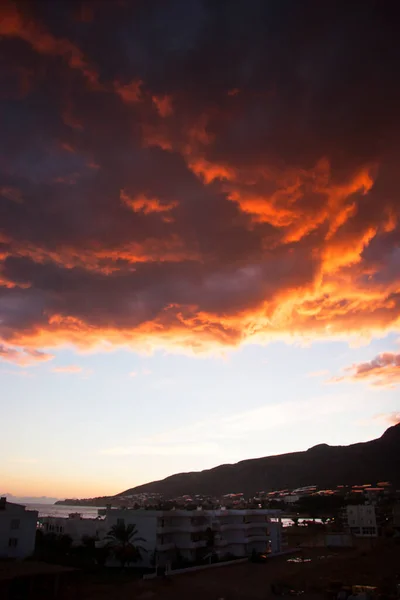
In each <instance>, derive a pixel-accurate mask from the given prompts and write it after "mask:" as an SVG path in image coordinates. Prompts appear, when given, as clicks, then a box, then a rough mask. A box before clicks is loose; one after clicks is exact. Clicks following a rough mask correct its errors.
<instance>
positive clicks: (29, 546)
mask: <svg viewBox="0 0 400 600" xmlns="http://www.w3.org/2000/svg"><path fill="white" fill-rule="evenodd" d="M37 520H38V512H37V511H36V510H26V507H25V506H23V505H22V504H14V503H13V502H7V498H5V497H2V498H0V557H1V558H25V557H27V556H30V555H31V554H32V553H33V551H34V549H35V537H36V524H37Z"/></svg>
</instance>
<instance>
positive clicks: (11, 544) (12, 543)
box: [8, 538, 18, 548]
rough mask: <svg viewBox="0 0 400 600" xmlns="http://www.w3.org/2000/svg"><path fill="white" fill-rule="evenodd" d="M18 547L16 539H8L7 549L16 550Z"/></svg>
mask: <svg viewBox="0 0 400 600" xmlns="http://www.w3.org/2000/svg"><path fill="white" fill-rule="evenodd" d="M17 546H18V539H17V538H10V539H9V540H8V547H9V548H16V547H17Z"/></svg>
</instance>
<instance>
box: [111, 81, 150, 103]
mask: <svg viewBox="0 0 400 600" xmlns="http://www.w3.org/2000/svg"><path fill="white" fill-rule="evenodd" d="M142 85H143V82H142V81H141V80H140V79H138V80H136V81H135V80H134V81H131V82H130V83H127V84H126V85H123V84H121V83H119V82H115V83H114V89H115V91H116V93H117V94H118V95H119V96H120V97H121V99H122V100H123V101H124V102H126V103H127V104H135V103H136V102H140V100H141V98H142V89H141V88H142Z"/></svg>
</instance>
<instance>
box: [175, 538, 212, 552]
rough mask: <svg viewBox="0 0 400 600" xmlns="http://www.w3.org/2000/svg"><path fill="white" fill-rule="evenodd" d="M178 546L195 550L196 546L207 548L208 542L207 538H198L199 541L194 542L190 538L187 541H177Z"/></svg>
mask: <svg viewBox="0 0 400 600" xmlns="http://www.w3.org/2000/svg"><path fill="white" fill-rule="evenodd" d="M176 546H177V547H178V548H179V549H182V550H183V549H185V550H186V549H189V550H194V549H195V548H205V547H206V546H207V542H206V540H198V541H197V542H194V541H193V540H188V541H185V542H181V541H177V543H176Z"/></svg>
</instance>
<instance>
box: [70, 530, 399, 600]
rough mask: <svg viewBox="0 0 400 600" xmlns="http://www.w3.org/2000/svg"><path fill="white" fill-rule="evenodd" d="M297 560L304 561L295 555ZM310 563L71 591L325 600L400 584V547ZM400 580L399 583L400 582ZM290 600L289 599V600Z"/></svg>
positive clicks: (75, 594)
mask: <svg viewBox="0 0 400 600" xmlns="http://www.w3.org/2000/svg"><path fill="white" fill-rule="evenodd" d="M294 556H299V554H296V555H294ZM301 556H302V558H303V559H310V560H309V561H307V562H302V563H296V562H288V558H290V557H288V556H285V557H283V556H282V557H277V558H272V559H271V560H270V562H267V563H263V564H252V563H243V564H239V565H236V566H235V565H232V566H228V567H220V568H214V569H209V570H205V571H199V572H196V573H188V574H186V575H176V576H174V577H171V578H170V579H167V580H161V579H159V580H150V581H143V580H135V581H126V580H122V579H121V580H120V581H119V582H118V581H114V582H112V583H111V582H109V583H105V582H100V581H99V582H96V581H95V579H92V578H91V579H90V580H86V581H85V580H84V579H83V580H82V581H80V582H79V584H76V586H77V587H75V590H72V589H71V590H70V593H71V596H68V595H66V596H65V598H68V600H69V597H71V598H74V599H75V600H103V599H104V600H105V599H107V600H109V599H110V598H112V600H128V599H129V600H131V599H135V600H161V599H165V600H180V599H182V600H184V599H185V600H187V599H189V600H219V599H224V600H245V599H246V600H267V599H270V598H273V597H274V596H273V594H272V592H271V583H273V582H282V583H285V584H288V585H290V586H291V587H293V588H294V589H297V590H303V591H304V594H303V595H302V596H301V598H302V599H303V600H313V599H315V600H317V599H319V598H323V597H324V595H325V590H326V588H327V587H328V586H329V583H330V582H332V581H341V582H343V583H344V584H349V585H352V584H355V585H378V586H382V585H384V584H389V585H393V584H394V582H395V580H396V576H397V577H399V578H400V545H398V544H394V543H393V541H392V540H391V541H384V542H382V543H380V542H379V543H378V542H376V546H375V547H369V548H368V549H361V550H360V549H352V550H340V551H339V550H336V551H334V550H328V549H323V548H318V549H317V548H310V549H304V550H303V551H302V554H301ZM399 580H400V579H399ZM287 597H288V598H289V596H287Z"/></svg>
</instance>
